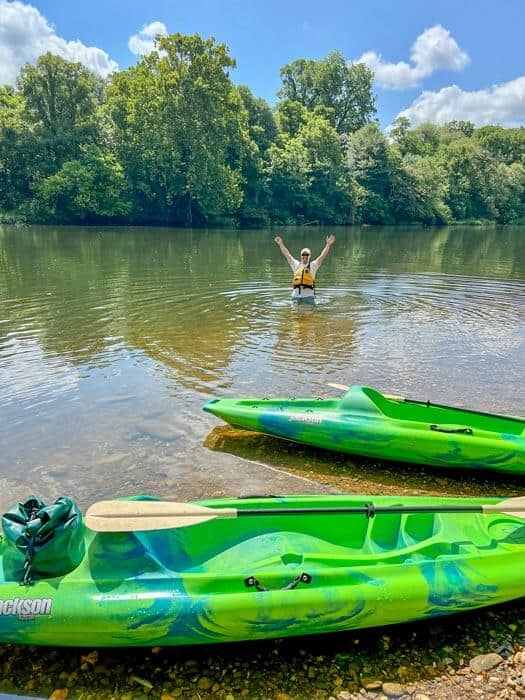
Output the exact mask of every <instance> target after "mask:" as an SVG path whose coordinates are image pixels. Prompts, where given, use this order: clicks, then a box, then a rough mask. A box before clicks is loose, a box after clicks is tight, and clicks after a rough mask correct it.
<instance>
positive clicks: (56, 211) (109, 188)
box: [35, 146, 131, 223]
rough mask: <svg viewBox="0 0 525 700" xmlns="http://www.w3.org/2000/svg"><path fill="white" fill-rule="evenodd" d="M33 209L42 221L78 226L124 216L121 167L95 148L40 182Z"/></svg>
mask: <svg viewBox="0 0 525 700" xmlns="http://www.w3.org/2000/svg"><path fill="white" fill-rule="evenodd" d="M35 205H36V207H37V210H38V212H39V216H40V217H42V218H44V219H47V220H52V221H68V222H78V223H91V222H93V221H96V220H100V219H107V218H111V217H116V216H126V215H127V214H129V212H130V209H131V204H130V201H129V199H128V196H127V191H126V182H125V178H124V175H123V171H122V167H121V166H120V165H119V163H117V162H116V160H115V158H114V156H112V155H111V154H110V153H103V152H102V151H101V150H100V149H99V148H98V147H96V146H89V147H87V148H85V149H84V151H83V153H82V154H81V157H80V158H79V159H78V160H72V161H67V162H66V163H64V164H63V166H62V168H61V169H60V170H59V171H58V173H55V174H54V175H50V176H49V177H48V178H46V179H45V180H43V181H42V182H41V183H40V184H39V185H38V187H37V192H36V201H35Z"/></svg>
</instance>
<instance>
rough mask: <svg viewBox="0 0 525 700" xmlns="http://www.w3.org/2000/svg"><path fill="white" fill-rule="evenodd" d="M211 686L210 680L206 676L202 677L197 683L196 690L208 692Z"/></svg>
mask: <svg viewBox="0 0 525 700" xmlns="http://www.w3.org/2000/svg"><path fill="white" fill-rule="evenodd" d="M212 685H213V681H212V679H211V678H208V677H207V676H202V677H201V678H199V680H198V681H197V688H199V689H200V690H209V689H210V688H211V687H212Z"/></svg>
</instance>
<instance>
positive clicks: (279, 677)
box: [0, 603, 525, 700]
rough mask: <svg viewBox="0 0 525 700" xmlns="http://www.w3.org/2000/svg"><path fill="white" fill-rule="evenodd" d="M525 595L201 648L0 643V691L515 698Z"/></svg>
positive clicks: (84, 695) (83, 697) (285, 699)
mask: <svg viewBox="0 0 525 700" xmlns="http://www.w3.org/2000/svg"><path fill="white" fill-rule="evenodd" d="M524 645H525V603H522V604H519V603H518V604H516V603H513V604H506V605H500V606H496V607H494V608H489V609H487V610H482V611H477V612H472V613H463V614H461V615H456V616H453V617H449V618H440V619H438V620H430V621H424V622H420V623H415V624H410V625H397V626H395V627H388V628H378V629H374V630H359V631H355V632H348V633H339V634H334V635H319V636H313V637H302V638H290V639H282V640H274V641H271V642H249V643H245V644H229V645H214V646H207V647H203V646H199V647H180V648H166V647H163V648H161V647H156V648H153V649H151V648H148V649H127V650H126V649H58V648H49V649H48V648H36V647H22V646H13V645H7V646H0V669H1V671H2V672H1V675H0V697H1V694H2V693H18V694H22V695H26V696H31V697H46V698H52V700H73V699H75V700H103V699H104V700H109V699H114V700H147V699H148V698H160V700H172V699H175V698H182V700H186V699H188V700H202V699H203V698H208V697H210V698H221V699H222V700H237V699H238V698H254V699H260V700H301V699H303V698H305V699H306V698H313V699H315V700H329V699H334V700H374V699H375V700H388V698H401V699H408V698H413V699H414V700H445V699H446V700H452V699H455V698H480V699H481V700H485V699H486V700H488V699H489V698H495V699H498V700H514V699H515V698H516V699H517V698H524V697H525V646H524Z"/></svg>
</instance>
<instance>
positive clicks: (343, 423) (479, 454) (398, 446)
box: [204, 386, 525, 473]
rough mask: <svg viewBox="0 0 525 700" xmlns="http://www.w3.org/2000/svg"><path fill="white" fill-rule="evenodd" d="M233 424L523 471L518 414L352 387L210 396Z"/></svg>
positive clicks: (331, 445)
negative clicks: (318, 394) (293, 394)
mask: <svg viewBox="0 0 525 700" xmlns="http://www.w3.org/2000/svg"><path fill="white" fill-rule="evenodd" d="M204 410H205V411H208V412H209V413H213V414H214V415H216V416H218V417H219V418H222V419H223V420H225V421H226V422H228V423H230V424H231V425H233V426H235V427H237V428H246V429H248V430H255V431H257V432H261V433H265V434H266V435H272V436H274V437H279V438H285V439H287V440H292V441H294V442H300V443H304V444H306V445H312V446H315V447H322V448H325V449H329V450H335V451H337V452H348V453H350V454H357V455H363V456H365V457H376V458H379V459H385V460H394V461H400V462H413V463H415V464H428V465H434V466H439V467H443V466H447V467H468V468H471V469H494V470H497V471H501V472H514V473H525V418H518V417H511V416H499V415H494V414H488V413H481V412H477V411H469V410H463V409H459V408H452V407H450V406H441V405H438V404H432V403H430V402H426V401H413V400H409V399H404V398H402V397H397V398H396V397H386V396H384V395H383V394H380V393H379V392H378V391H376V390H375V389H371V388H369V387H364V386H354V387H352V388H351V389H350V390H349V391H348V392H347V393H346V394H345V395H344V396H343V397H342V398H340V399H313V398H312V399H267V398H266V399H211V400H210V401H208V402H207V403H206V404H205V405H204Z"/></svg>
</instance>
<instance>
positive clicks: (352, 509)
mask: <svg viewBox="0 0 525 700" xmlns="http://www.w3.org/2000/svg"><path fill="white" fill-rule="evenodd" d="M485 510H491V507H490V506H455V505H450V506H374V505H373V504H372V503H370V505H367V506H340V507H334V508H244V509H238V510H237V517H238V518H241V517H243V516H250V515H272V516H275V515H323V514H324V515H328V514H330V515H335V514H338V513H340V514H341V515H345V514H346V515H348V514H355V515H367V516H369V517H372V516H374V515H377V514H379V513H483V512H484V511H485ZM220 513H221V511H220V509H217V516H218V517H221V515H220ZM226 517H231V515H227V516H226Z"/></svg>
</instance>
